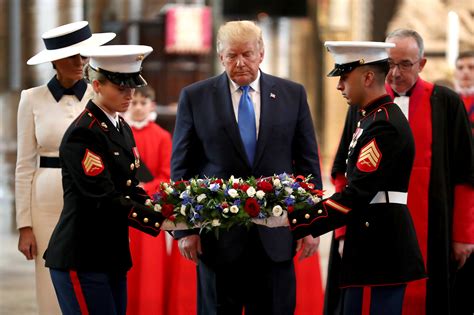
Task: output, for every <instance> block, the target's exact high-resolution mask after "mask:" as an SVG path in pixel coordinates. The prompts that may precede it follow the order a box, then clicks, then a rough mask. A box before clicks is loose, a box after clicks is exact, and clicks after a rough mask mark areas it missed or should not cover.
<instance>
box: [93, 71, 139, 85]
mask: <svg viewBox="0 0 474 315" xmlns="http://www.w3.org/2000/svg"><path fill="white" fill-rule="evenodd" d="M94 70H96V69H94ZM96 71H97V72H100V73H102V74H103V75H104V76H105V77H106V78H107V80H109V81H110V82H112V83H114V84H117V85H119V86H125V87H129V88H137V87H142V86H145V85H147V84H148V83H147V82H146V80H145V79H144V78H143V77H142V75H141V74H140V72H133V73H121V72H111V71H107V70H104V69H100V68H99V69H97V70H96Z"/></svg>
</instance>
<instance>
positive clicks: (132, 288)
mask: <svg viewBox="0 0 474 315" xmlns="http://www.w3.org/2000/svg"><path fill="white" fill-rule="evenodd" d="M131 126H132V131H133V136H134V137H135V142H136V144H137V148H138V151H139V153H140V158H141V160H142V162H143V163H144V164H145V165H146V166H147V168H148V169H149V170H150V172H151V174H152V175H153V177H154V179H153V180H152V181H150V182H148V183H146V184H144V188H145V190H146V192H147V193H148V194H149V195H153V193H154V192H156V191H157V190H158V189H159V185H160V183H161V182H162V181H169V179H170V159H171V146H172V141H171V135H170V134H169V132H167V131H166V130H164V129H163V128H161V127H160V126H158V125H157V124H155V123H154V122H149V123H148V124H147V125H145V126H144V127H142V128H137V127H134V125H133V123H131ZM130 251H131V254H132V261H133V267H132V269H131V270H130V271H129V273H128V276H127V282H128V284H127V286H128V290H127V291H128V305H127V314H128V315H166V314H173V315H181V314H182V315H184V314H195V313H196V268H195V266H194V264H193V263H191V262H189V261H187V260H185V259H184V258H183V257H182V256H181V255H180V253H179V250H178V246H177V243H176V242H175V241H173V240H172V239H171V236H169V235H168V234H167V233H160V235H158V237H151V236H149V235H146V234H145V233H141V232H139V231H138V230H135V229H133V228H130Z"/></svg>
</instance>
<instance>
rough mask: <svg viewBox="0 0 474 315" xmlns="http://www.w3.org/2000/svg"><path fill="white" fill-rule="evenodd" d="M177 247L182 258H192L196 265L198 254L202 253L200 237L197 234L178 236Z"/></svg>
mask: <svg viewBox="0 0 474 315" xmlns="http://www.w3.org/2000/svg"><path fill="white" fill-rule="evenodd" d="M178 247H179V251H180V253H181V255H183V257H184V258H186V259H189V260H192V261H193V262H194V263H195V264H196V265H197V264H198V262H199V259H198V255H200V254H202V251H201V237H200V236H199V235H197V234H193V235H189V236H185V237H183V238H180V239H179V240H178Z"/></svg>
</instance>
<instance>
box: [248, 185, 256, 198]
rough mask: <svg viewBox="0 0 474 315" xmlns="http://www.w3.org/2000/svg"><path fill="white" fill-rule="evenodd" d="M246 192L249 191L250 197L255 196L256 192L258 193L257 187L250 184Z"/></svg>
mask: <svg viewBox="0 0 474 315" xmlns="http://www.w3.org/2000/svg"><path fill="white" fill-rule="evenodd" d="M246 193H247V195H248V196H249V197H250V198H252V197H253V196H255V193H256V191H255V188H253V187H252V186H250V187H249V188H248V189H247V191H246Z"/></svg>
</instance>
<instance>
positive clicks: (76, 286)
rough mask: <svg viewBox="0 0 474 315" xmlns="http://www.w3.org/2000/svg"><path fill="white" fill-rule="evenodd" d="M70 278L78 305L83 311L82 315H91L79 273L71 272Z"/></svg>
mask: <svg viewBox="0 0 474 315" xmlns="http://www.w3.org/2000/svg"><path fill="white" fill-rule="evenodd" d="M69 276H70V277H71V282H72V287H73V288H74V293H75V294H76V299H77V303H78V304H79V308H80V310H81V314H82V315H89V311H88V310H87V304H86V299H85V298H84V293H83V292H82V288H81V283H80V282H79V277H78V276H77V272H76V271H74V270H70V271H69Z"/></svg>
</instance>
